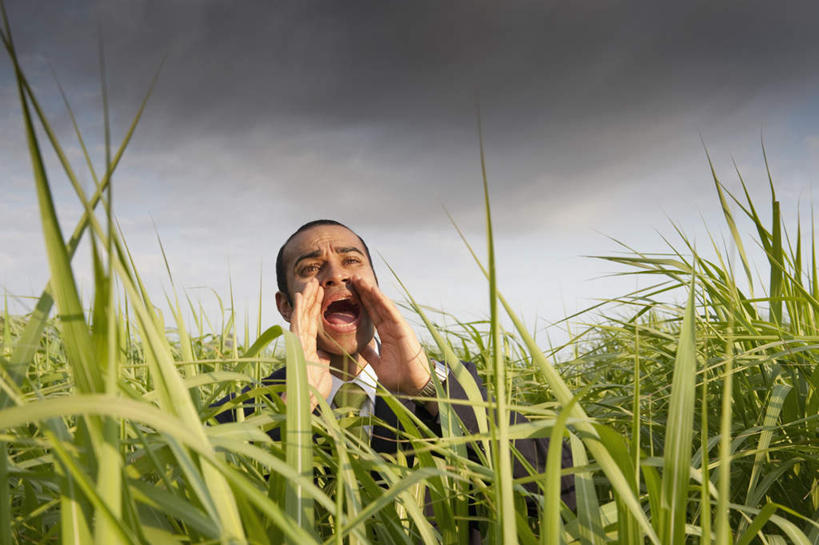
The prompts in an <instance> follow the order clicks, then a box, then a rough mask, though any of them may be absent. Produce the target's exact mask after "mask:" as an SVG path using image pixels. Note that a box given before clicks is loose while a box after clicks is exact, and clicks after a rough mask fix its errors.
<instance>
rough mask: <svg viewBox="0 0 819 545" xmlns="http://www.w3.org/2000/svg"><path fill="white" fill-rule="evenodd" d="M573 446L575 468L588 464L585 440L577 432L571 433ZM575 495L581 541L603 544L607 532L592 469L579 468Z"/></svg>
mask: <svg viewBox="0 0 819 545" xmlns="http://www.w3.org/2000/svg"><path fill="white" fill-rule="evenodd" d="M569 443H570V445H571V448H572V461H573V463H574V467H575V468H583V467H586V466H588V464H589V459H588V456H586V448H585V447H584V446H583V441H581V440H580V438H579V437H577V436H576V435H575V434H570V435H569ZM574 486H575V495H576V497H577V520H578V522H579V526H578V533H579V537H580V541H581V543H585V544H587V545H603V544H604V543H605V542H606V534H605V532H604V531H603V520H602V519H601V517H600V502H599V500H598V498H597V492H596V490H595V488H594V480H593V479H592V476H591V472H590V471H584V470H582V469H581V470H578V471H577V472H576V473H575V474H574Z"/></svg>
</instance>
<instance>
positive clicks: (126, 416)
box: [0, 25, 819, 545]
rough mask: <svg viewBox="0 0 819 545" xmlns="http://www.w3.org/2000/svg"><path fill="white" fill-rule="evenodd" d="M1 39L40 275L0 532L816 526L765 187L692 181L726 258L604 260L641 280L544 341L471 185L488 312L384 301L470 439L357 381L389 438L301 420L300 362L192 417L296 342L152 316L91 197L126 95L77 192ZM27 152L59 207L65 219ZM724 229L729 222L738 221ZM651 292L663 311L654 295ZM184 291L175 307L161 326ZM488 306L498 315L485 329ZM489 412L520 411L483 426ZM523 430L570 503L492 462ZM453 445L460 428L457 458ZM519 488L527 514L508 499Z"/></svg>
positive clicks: (786, 237)
mask: <svg viewBox="0 0 819 545" xmlns="http://www.w3.org/2000/svg"><path fill="white" fill-rule="evenodd" d="M2 39H3V42H4V45H5V48H6V50H7V51H8V53H9V55H10V58H11V59H12V62H13V65H14V67H15V70H16V77H17V82H18V87H19V93H20V103H21V111H22V115H23V119H24V127H25V131H26V138H27V140H28V144H29V151H30V155H31V162H32V167H33V168H32V174H33V176H32V181H33V183H34V184H35V186H36V190H37V196H38V201H39V205H40V214H41V216H40V223H41V226H42V231H43V236H44V241H45V246H46V250H47V254H48V260H49V267H50V270H49V272H50V282H49V283H48V285H47V286H46V287H45V289H44V290H43V293H42V295H41V296H40V297H39V300H38V302H37V303H36V305H35V306H34V307H33V311H32V312H31V313H30V314H27V315H25V316H12V315H10V314H9V312H8V306H6V307H5V308H6V310H5V311H4V313H3V316H2V322H0V364H2V365H1V366H0V367H2V373H0V488H1V490H0V545H9V544H28V543H61V544H64V545H65V544H89V543H95V544H97V545H108V544H117V543H150V544H164V543H168V544H176V543H197V544H204V543H258V544H277V543H281V542H290V543H299V544H300V545H305V544H307V543H338V544H341V543H345V542H346V543H419V542H420V543H439V542H443V543H466V539H467V532H466V528H467V526H468V524H469V522H470V519H473V520H477V521H479V524H480V525H481V527H482V529H483V531H484V532H485V534H486V539H487V541H488V542H490V543H523V544H536V543H537V544H539V543H547V544H554V545H557V544H559V543H582V544H583V545H597V544H602V543H607V542H615V543H623V544H632V543H634V544H636V543H646V542H651V543H663V544H666V543H667V544H671V543H674V544H678V543H687V542H690V543H717V544H719V545H727V544H729V543H735V544H737V545H745V544H748V543H751V542H759V543H783V542H784V543H798V544H809V543H811V544H819V395H818V394H817V386H819V366H817V356H818V355H819V344H817V343H819V319H818V318H819V275H817V265H816V256H815V249H816V244H815V242H814V240H813V236H812V233H813V225H810V226H809V227H810V229H809V230H808V231H807V232H809V233H810V234H811V236H810V237H809V240H806V237H805V236H803V234H802V230H801V227H799V228H798V229H797V231H796V233H793V232H791V233H790V234H789V233H787V232H786V231H785V229H784V227H783V218H782V217H781V212H780V203H779V201H778V200H777V199H776V196H775V192H774V185H773V183H771V188H770V191H771V193H770V199H769V200H768V199H766V204H765V207H766V208H767V207H770V210H771V216H772V221H771V223H770V225H765V224H764V223H763V221H762V220H761V219H760V214H759V212H758V210H757V208H756V205H755V204H754V202H753V201H752V199H751V197H750V195H749V194H748V192H747V191H745V192H744V194H743V195H742V196H741V197H739V198H734V196H733V195H731V194H730V193H728V192H727V190H726V189H725V188H724V187H723V186H722V184H721V183H720V182H719V180H717V178H716V174H714V183H715V190H716V198H718V199H719V200H720V203H721V205H722V207H723V211H724V214H725V219H726V225H727V230H725V232H726V233H727V235H726V236H727V237H728V238H729V240H730V243H731V245H732V246H733V247H735V248H736V254H737V255H738V263H736V264H732V262H731V261H729V260H728V258H727V255H728V254H729V252H727V251H725V250H723V249H722V248H721V246H720V245H718V244H717V243H716V242H715V243H714V244H713V247H711V248H708V252H707V256H710V257H706V254H701V253H698V251H696V250H695V248H694V247H693V245H690V244H688V243H687V242H686V239H685V237H682V241H683V242H682V243H681V244H680V245H679V247H676V248H674V247H669V249H668V252H667V254H664V255H644V254H641V253H639V252H633V253H631V254H630V255H626V256H623V255H620V256H617V257H610V258H608V259H610V260H611V261H613V262H616V263H618V264H620V265H625V266H626V267H628V270H629V271H631V272H633V273H634V274H640V275H644V276H646V277H647V278H652V279H653V280H655V281H654V282H649V284H650V285H651V286H652V287H650V288H645V289H643V290H641V291H640V292H638V293H632V294H625V295H622V296H619V297H612V303H614V302H617V303H618V305H619V306H617V311H616V316H617V318H611V319H608V320H605V319H601V320H597V321H596V322H595V323H593V324H591V325H588V326H585V327H584V328H583V329H581V330H579V332H578V334H577V336H576V337H575V338H573V339H572V340H571V341H570V342H569V343H568V344H567V345H565V346H561V347H552V348H549V349H548V350H544V348H543V347H540V346H538V345H537V344H536V343H535V341H534V340H533V337H532V335H531V333H530V332H529V331H527V329H526V328H525V327H523V326H522V325H521V322H520V321H519V320H518V319H517V317H516V315H515V314H514V312H513V309H510V308H509V307H508V305H507V304H506V302H505V300H504V299H503V297H502V295H501V292H500V291H499V289H498V286H496V282H495V275H494V271H495V266H494V250H493V238H492V229H491V215H490V207H489V200H488V191H487V192H486V194H487V199H486V221H487V226H488V228H487V237H486V244H487V245H488V249H489V251H488V261H487V262H486V263H483V264H481V263H478V265H479V266H481V267H483V268H484V271H485V273H486V275H487V291H486V293H484V294H476V297H478V296H481V297H487V296H488V300H489V302H490V309H491V312H490V319H489V320H488V321H486V322H479V323H466V324H460V325H459V326H458V327H450V328H448V329H441V328H439V327H438V326H437V325H436V323H435V322H434V318H435V317H434V316H427V315H425V313H424V312H423V310H422V309H421V308H420V307H419V306H417V305H415V304H414V302H412V300H411V299H410V303H411V305H413V308H414V309H415V311H416V312H417V313H418V315H419V317H420V319H421V320H423V321H424V322H425V323H426V325H427V327H428V330H429V334H430V336H431V338H433V339H434V341H435V344H434V345H433V346H431V347H430V353H431V354H432V355H433V356H434V357H437V358H440V359H442V360H446V361H447V362H448V363H449V364H450V365H452V366H455V367H456V368H457V366H458V365H459V363H458V362H459V361H460V360H470V361H473V362H476V363H477V365H478V367H479V369H480V370H481V372H482V374H483V376H484V379H485V383H486V384H487V386H488V388H489V391H490V401H489V403H485V402H483V400H482V399H481V398H480V396H479V395H478V394H477V392H475V391H472V392H471V396H470V404H471V406H472V407H473V408H474V410H475V411H476V415H477V416H478V418H479V420H480V421H481V423H482V428H481V433H480V434H479V435H477V436H475V435H470V434H468V433H466V432H465V430H464V429H463V427H462V425H461V424H460V422H459V421H458V420H457V417H456V416H455V414H454V412H453V411H452V410H451V406H450V405H448V404H447V403H445V402H444V403H442V404H441V421H442V428H443V433H442V436H441V437H438V436H436V435H435V434H433V433H431V432H430V430H428V429H426V428H425V427H424V426H423V425H422V424H421V423H420V422H419V421H417V420H416V419H415V418H414V417H413V416H412V415H411V414H409V413H408V412H406V411H405V410H403V407H402V406H401V405H400V404H399V403H397V401H396V400H395V399H394V398H393V397H392V396H391V394H389V393H388V392H383V395H384V396H386V397H387V398H388V399H390V400H391V402H392V403H393V405H394V406H395V410H396V412H397V413H398V414H399V417H400V418H401V420H402V424H403V427H404V429H405V431H404V432H403V434H404V438H405V439H406V441H407V443H408V444H409V445H410V446H409V448H408V450H407V451H406V452H399V454H398V455H396V456H395V457H386V456H383V455H379V454H376V453H374V452H373V451H372V450H371V449H370V448H369V446H368V445H366V444H362V443H360V442H359V441H357V440H356V439H355V438H354V437H352V436H349V435H347V434H345V431H344V430H342V429H341V428H340V426H339V425H338V423H337V421H336V420H335V419H334V418H333V417H332V416H330V417H327V416H316V415H311V413H310V406H309V391H308V387H307V384H306V381H305V380H304V374H303V373H290V374H289V375H288V379H289V381H288V383H287V385H286V391H287V399H288V403H287V406H286V407H285V405H284V404H283V403H280V402H273V401H270V399H271V398H267V397H261V396H260V395H259V397H258V398H257V402H258V403H260V404H262V405H264V410H260V411H258V412H257V414H256V415H254V416H253V417H249V418H247V419H245V420H242V421H240V422H237V423H234V424H224V425H218V426H217V425H214V424H215V422H214V420H213V418H212V416H213V413H214V409H212V408H210V405H211V403H212V402H213V401H214V400H216V399H219V398H220V397H222V396H224V395H225V394H226V393H230V392H240V391H241V389H242V388H243V387H244V386H246V385H248V384H252V383H254V382H257V381H258V380H259V379H260V378H261V377H263V376H265V375H266V374H267V373H268V372H269V371H270V369H271V368H273V367H276V366H280V365H285V364H286V365H289V366H291V368H293V369H299V368H303V365H304V362H303V355H302V354H301V350H300V347H299V345H298V343H297V341H296V340H295V338H294V337H292V336H291V335H290V334H289V333H288V332H284V331H282V330H281V329H280V328H278V327H272V328H270V329H268V330H267V331H259V332H257V333H256V334H255V335H250V333H249V332H247V331H245V332H243V333H242V334H241V335H240V334H237V329H238V328H236V327H234V326H233V324H235V323H236V320H235V317H234V316H233V315H232V314H229V315H228V316H227V317H226V320H225V324H226V325H225V326H224V329H223V330H221V331H207V330H205V326H204V325H203V324H204V323H205V317H204V316H202V315H201V314H200V313H199V312H198V311H197V309H196V308H195V306H194V305H190V301H189V300H188V299H187V298H186V296H185V294H174V293H171V295H170V296H169V297H167V300H166V301H163V304H165V303H167V305H168V306H169V307H170V308H171V309H172V313H171V314H172V315H171V316H170V318H171V319H170V320H169V322H168V323H165V321H164V319H163V316H162V315H161V314H160V313H159V312H158V311H157V310H156V309H157V307H156V305H155V303H154V302H153V301H152V300H151V297H150V294H149V293H147V292H146V290H145V289H144V288H143V286H142V284H141V282H140V276H139V273H138V270H137V268H136V266H135V264H134V262H133V260H132V259H131V257H130V255H129V252H128V248H127V246H126V244H125V241H124V240H123V238H122V237H121V235H120V233H119V232H118V231H117V229H116V228H115V227H114V226H115V222H114V216H113V212H112V206H111V204H112V200H113V194H112V186H111V184H110V183H109V182H110V180H111V176H112V173H113V172H114V170H115V169H116V167H117V165H118V163H119V161H120V158H121V157H122V154H123V152H124V150H125V148H126V146H127V144H128V141H129V139H130V136H131V134H132V132H133V129H134V127H135V126H136V124H137V122H138V121H139V117H140V115H141V113H142V107H144V106H145V104H144V103H143V105H142V107H141V108H140V110H139V112H138V114H137V115H136V117H135V118H134V121H133V124H132V125H131V127H130V130H129V131H128V133H127V134H126V136H125V138H124V139H123V142H122V143H121V145H120V147H118V148H116V149H113V148H112V149H111V150H110V152H109V153H108V154H107V155H108V157H109V159H108V161H107V164H106V165H104V168H102V169H101V172H102V175H100V176H95V183H96V186H95V191H94V193H93V194H92V195H88V194H86V193H85V191H83V189H82V187H81V185H80V184H79V183H78V181H77V177H76V175H75V173H74V172H75V170H74V167H73V166H72V165H71V164H70V163H69V161H68V160H67V158H66V155H65V153H64V152H63V149H62V147H61V145H60V142H59V141H58V139H57V138H56V136H55V135H54V134H53V132H52V131H51V128H50V125H49V123H48V120H47V119H46V118H45V116H44V114H43V112H42V110H41V109H40V107H39V105H38V102H37V100H36V98H35V96H34V95H33V93H32V92H31V89H30V88H29V87H28V85H27V82H26V79H25V76H24V73H23V71H22V69H21V68H20V67H19V66H18V65H17V61H16V59H17V56H16V53H15V50H14V47H13V43H12V41H11V33H10V30H9V28H8V25H4V29H3V35H2ZM36 127H39V128H36ZM40 128H41V129H42V131H40ZM38 132H39V133H40V134H43V135H44V136H45V137H44V138H42V139H38V137H37V134H38ZM77 137H81V135H80V133H79V131H77ZM46 149H50V150H51V151H53V152H54V153H56V156H57V157H58V159H59V161H60V163H61V165H62V167H63V169H64V171H65V174H66V175H67V176H68V179H69V180H70V181H71V182H72V184H73V186H74V189H75V190H76V193H77V197H78V199H79V202H80V203H81V204H82V206H83V207H84V210H85V213H84V215H83V216H82V218H81V219H80V220H79V222H78V223H77V225H76V228H75V229H74V231H73V233H71V234H70V236H68V237H66V234H65V233H63V232H62V231H61V229H60V226H59V224H58V222H57V219H56V212H55V209H54V203H53V200H52V192H51V187H50V185H49V180H48V177H47V175H46V171H45V168H44V167H43V154H44V153H45V152H46ZM51 151H49V153H51ZM89 163H90V160H89ZM92 171H93V169H92ZM486 188H487V187H486V180H484V189H485V190H486ZM742 188H743V190H744V188H745V185H744V183H743V184H742ZM647 227H649V226H647ZM747 227H750V228H751V230H752V232H753V233H754V234H755V236H754V237H753V240H751V239H743V237H742V236H741V235H740V233H741V230H742V229H745V228H747ZM82 237H87V238H88V239H90V241H91V248H92V254H93V258H94V265H95V266H94V273H95V284H94V292H93V297H92V298H91V299H90V300H87V301H86V300H82V299H81V298H80V296H79V294H78V290H77V285H76V282H75V277H74V274H73V271H72V258H73V256H74V253H75V251H76V249H77V245H78V244H79V241H80V239H81V238H82ZM750 244H755V245H759V247H761V248H762V251H763V254H764V256H765V258H766V260H767V263H766V265H767V268H768V269H769V275H768V277H767V278H766V279H765V282H760V281H758V280H755V279H754V277H753V275H752V274H751V271H752V269H753V264H752V263H751V262H750V261H749V260H748V258H747V257H746V251H745V247H746V246H748V245H750ZM675 293H680V294H682V296H680V297H679V303H680V304H679V305H675V304H671V303H668V301H669V300H674V296H673V295H672V296H669V294H675ZM188 305H190V311H191V313H192V315H193V316H194V321H193V323H185V321H184V318H183V316H185V313H183V311H182V308H183V307H185V306H188ZM501 313H506V315H508V317H509V319H510V320H511V323H513V324H514V325H515V329H514V330H512V331H503V330H501V327H500V316H501ZM582 318H583V317H580V318H578V320H582ZM567 353H568V354H571V356H563V357H558V356H557V354H567ZM257 393H260V392H259V391H258V390H257ZM246 397H247V396H244V397H241V396H240V397H239V398H238V399H237V400H236V402H237V403H239V402H242V401H243V400H244V398H246ZM272 399H274V400H278V399H279V398H278V396H272ZM510 410H516V411H519V412H521V413H523V414H525V415H526V416H527V417H528V418H529V419H530V421H531V423H530V424H526V425H517V426H510V425H508V424H505V422H508V421H509V419H508V417H507V415H508V412H509V411H510ZM323 414H329V411H325V412H324V413H323ZM487 415H488V416H487ZM273 426H284V429H285V432H284V433H283V434H282V435H283V440H282V441H281V442H273V441H272V440H271V439H270V438H269V437H268V435H266V434H265V433H264V431H263V430H266V429H269V428H271V427H273ZM314 434H315V435H316V436H317V439H316V440H315V441H313V436H314ZM533 435H541V436H549V437H552V438H553V439H558V438H564V439H565V440H566V441H568V442H569V444H570V445H571V448H572V451H573V455H574V460H575V467H573V468H571V469H568V470H564V471H568V472H569V473H571V474H572V475H573V476H574V478H575V482H576V487H577V495H578V506H577V510H576V512H573V511H571V510H568V509H566V508H565V506H562V505H561V502H560V496H559V478H560V474H561V468H560V463H559V455H560V452H559V449H554V452H550V460H549V463H548V464H547V469H546V471H545V472H543V473H537V472H534V471H532V472H531V475H530V476H529V477H527V478H526V479H524V480H517V481H515V480H514V479H512V473H511V467H510V465H509V463H504V462H503V461H504V460H509V459H511V458H512V457H514V456H515V452H514V449H513V448H512V447H511V446H510V442H509V439H514V438H516V437H524V436H533ZM559 443H560V442H559V441H558V440H553V441H552V445H559ZM467 444H477V445H479V448H478V449H477V451H478V454H479V457H480V461H479V463H476V462H474V461H472V460H470V458H469V457H468V456H467ZM409 453H412V454H414V456H412V458H411V460H412V461H411V462H410V461H409V458H408V456H407V455H408V454H409ZM524 481H526V482H534V483H536V484H537V490H538V492H537V493H535V494H530V493H529V492H527V491H526V490H525V489H524V488H523V487H522V486H521V485H522V484H523V483H524ZM427 493H428V494H429V497H430V498H431V500H432V504H433V506H434V512H435V514H434V517H431V518H430V517H428V516H426V515H425V514H424V511H423V510H424V498H425V495H426V494H427ZM527 499H528V501H530V502H534V503H535V504H536V505H537V506H539V507H538V509H539V516H538V517H527V516H526V509H525V508H523V507H522V506H523V505H524V503H525V502H526V501H527ZM470 505H473V506H474V513H473V514H470V510H469V507H470ZM433 522H434V523H433Z"/></svg>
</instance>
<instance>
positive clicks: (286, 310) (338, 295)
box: [277, 225, 376, 355]
mask: <svg viewBox="0 0 819 545" xmlns="http://www.w3.org/2000/svg"><path fill="white" fill-rule="evenodd" d="M282 260H283V262H284V269H285V274H286V278H287V288H288V290H289V291H290V295H291V301H293V300H294V299H293V295H294V294H295V293H298V292H301V291H302V290H304V287H305V285H306V284H307V283H308V282H309V281H310V280H311V279H313V278H315V279H316V280H317V281H318V283H319V285H320V286H321V287H322V288H324V300H323V301H322V304H321V311H320V320H321V323H320V324H319V327H318V336H317V339H316V347H317V348H318V349H319V350H324V351H325V352H329V353H331V354H339V355H343V354H357V353H358V352H359V350H360V349H362V348H364V347H365V346H366V345H367V344H369V342H370V341H371V340H372V338H373V324H372V321H371V320H370V317H369V315H368V314H367V312H366V311H365V310H364V307H363V306H362V305H361V302H360V301H359V299H358V294H357V293H355V292H354V291H353V288H352V286H351V284H350V279H351V278H352V277H353V276H359V277H361V278H363V279H366V280H369V281H370V282H372V283H373V284H375V283H376V280H375V274H374V272H373V269H372V267H371V266H370V262H369V259H368V258H367V253H366V250H365V249H364V246H363V245H362V244H361V241H360V240H359V239H358V236H356V235H355V233H353V232H352V231H350V230H349V229H347V228H345V227H341V226H338V225H318V226H316V227H312V228H310V229H307V230H306V231H302V232H301V233H298V234H297V235H296V236H294V237H293V239H292V240H291V241H290V242H289V243H288V244H287V246H286V247H285V248H284V252H283V255H282ZM277 302H278V306H279V311H280V312H281V313H282V316H284V318H285V319H286V320H287V321H290V313H291V312H292V310H293V309H292V307H291V306H290V304H289V303H288V302H287V301H286V300H284V298H283V297H278V296H277Z"/></svg>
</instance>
